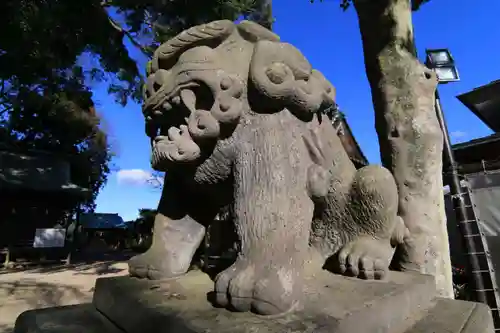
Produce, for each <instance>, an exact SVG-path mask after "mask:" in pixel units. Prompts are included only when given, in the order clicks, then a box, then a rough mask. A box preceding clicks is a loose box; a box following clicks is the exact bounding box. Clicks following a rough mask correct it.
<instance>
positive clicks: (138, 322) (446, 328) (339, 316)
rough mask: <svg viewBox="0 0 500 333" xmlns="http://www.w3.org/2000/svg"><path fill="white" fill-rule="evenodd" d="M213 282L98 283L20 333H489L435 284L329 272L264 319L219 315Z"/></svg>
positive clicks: (412, 277) (476, 314)
mask: <svg viewBox="0 0 500 333" xmlns="http://www.w3.org/2000/svg"><path fill="white" fill-rule="evenodd" d="M212 288H213V282H212V281H211V280H210V279H209V278H208V276H206V275H205V274H203V273H201V272H190V273H189V274H188V275H186V276H184V277H182V278H179V279H176V280H170V281H156V282H155V281H147V280H137V279H133V278H129V277H118V278H101V279H99V280H98V281H97V284H96V288H95V293H94V298H93V303H92V304H85V305H80V306H72V307H61V308H50V309H44V310H32V311H27V312H25V313H23V314H21V315H20V316H19V318H18V320H17V322H16V327H15V333H27V332H30V333H31V332H47V333H48V332H50V333H55V332H57V333H58V332H65V333H77V332H78V333H84V332H85V333H87V332H92V333H93V332H96V333H97V332H99V333H115V332H119V331H122V332H127V333H147V332H155V333H163V332H165V333H166V332H172V333H181V332H182V333H185V332H186V333H187V332H189V333H194V332H200V333H201V332H205V333H208V332H221V333H222V332H228V333H229V332H231V333H250V332H276V333H278V332H279V333H282V332H297V333H298V332H311V333H312V332H335V333H365V332H366V333H372V332H376V333H378V332H380V333H423V332H429V333H430V332H432V333H452V332H457V333H458V332H460V333H492V332H493V324H492V319H491V315H490V311H489V309H488V308H487V307H486V306H485V305H483V304H478V303H472V302H462V301H454V300H445V299H436V298H434V295H435V291H434V281H433V279H432V277H430V276H425V275H417V274H406V273H405V274H403V273H391V274H390V276H389V279H388V280H387V281H383V282H380V281H361V280H357V279H350V278H345V277H341V276H335V275H332V274H330V273H327V272H318V273H317V274H315V275H313V276H310V277H309V278H308V280H307V283H306V287H305V290H304V293H305V296H306V297H305V301H304V303H303V304H302V306H301V308H299V309H296V310H295V311H293V312H292V313H288V314H284V315H279V316H271V317H262V316H257V315H254V314H252V313H234V312H230V311H228V310H225V309H218V308H214V307H213V306H212V305H211V303H210V301H209V300H210V296H211V291H212Z"/></svg>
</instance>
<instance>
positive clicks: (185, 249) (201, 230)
mask: <svg viewBox="0 0 500 333" xmlns="http://www.w3.org/2000/svg"><path fill="white" fill-rule="evenodd" d="M180 187H181V186H179V185H178V183H175V182H172V181H170V180H169V179H166V180H165V185H164V187H163V192H162V196H161V199H160V203H159V205H158V213H157V215H156V217H155V222H154V229H153V243H152V245H151V247H150V248H149V250H148V251H146V252H145V253H143V254H140V255H138V256H135V257H133V258H132V259H130V261H129V273H130V275H132V276H136V277H140V278H149V279H152V280H156V279H162V278H171V277H177V276H180V275H183V274H185V273H186V272H187V271H188V269H189V267H190V265H191V260H192V258H193V255H194V253H195V252H196V250H197V249H198V247H199V246H200V244H201V242H202V241H203V237H204V236H205V227H204V226H203V225H201V224H200V223H198V222H197V221H195V220H194V219H193V218H192V217H191V216H190V214H189V209H188V205H189V204H190V203H189V201H188V200H187V196H186V195H183V188H180ZM191 204H192V203H191Z"/></svg>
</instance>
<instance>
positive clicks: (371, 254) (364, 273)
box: [337, 237, 392, 280]
mask: <svg viewBox="0 0 500 333" xmlns="http://www.w3.org/2000/svg"><path fill="white" fill-rule="evenodd" d="M386 243H387V244H386ZM391 257H392V248H391V246H390V243H389V242H388V241H387V242H386V241H384V240H378V239H373V238H370V237H363V238H359V239H357V240H354V241H352V242H350V243H348V244H346V245H345V246H343V247H342V248H341V249H340V251H339V252H338V256H337V258H338V270H339V272H340V273H341V274H344V275H347V276H353V277H359V278H362V279H366V280H373V279H375V280H381V279H383V278H384V277H385V275H386V273H387V271H388V270H389V263H390V260H391Z"/></svg>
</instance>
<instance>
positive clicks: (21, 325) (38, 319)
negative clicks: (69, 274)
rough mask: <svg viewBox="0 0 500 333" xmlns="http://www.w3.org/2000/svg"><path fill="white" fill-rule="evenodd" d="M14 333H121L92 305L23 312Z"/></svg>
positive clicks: (18, 318)
mask: <svg viewBox="0 0 500 333" xmlns="http://www.w3.org/2000/svg"><path fill="white" fill-rule="evenodd" d="M14 333H123V332H121V331H120V330H119V329H118V328H116V326H114V325H113V324H112V323H111V322H110V321H108V320H107V319H106V318H105V317H104V316H103V315H102V314H100V313H99V312H98V311H97V310H96V309H95V307H94V306H93V305H92V304H80V305H70V306H58V307H53V308H46V309H37V310H30V311H25V312H23V313H21V314H20V315H19V317H17V319H16V324H15V327H14Z"/></svg>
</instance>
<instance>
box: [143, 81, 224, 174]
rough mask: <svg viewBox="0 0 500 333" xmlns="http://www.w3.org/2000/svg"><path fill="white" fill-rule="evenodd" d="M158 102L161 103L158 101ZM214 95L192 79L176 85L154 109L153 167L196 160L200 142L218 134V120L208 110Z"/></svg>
mask: <svg viewBox="0 0 500 333" xmlns="http://www.w3.org/2000/svg"><path fill="white" fill-rule="evenodd" d="M159 104H160V103H159ZM213 105H214V97H213V93H212V91H211V90H210V88H209V87H208V86H207V85H205V84H202V83H196V82H191V83H188V84H185V85H183V86H180V87H178V88H177V89H176V90H175V91H174V92H172V93H171V94H169V95H168V96H166V97H165V98H164V100H163V101H162V102H161V104H160V106H159V107H158V108H157V110H156V111H154V113H153V114H154V118H155V119H154V123H156V124H157V125H158V127H157V130H156V133H155V134H154V135H152V137H153V138H154V140H153V167H155V166H154V165H155V164H157V168H158V169H162V168H161V167H160V165H161V164H163V162H164V161H165V160H167V161H171V162H174V161H175V162H189V161H194V160H196V159H198V157H199V156H200V154H201V149H200V145H203V143H204V142H207V141H213V139H215V138H217V137H218V136H219V134H220V128H219V122H218V121H217V120H216V119H215V118H214V117H213V116H212V114H211V112H210V110H211V109H212V107H213Z"/></svg>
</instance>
